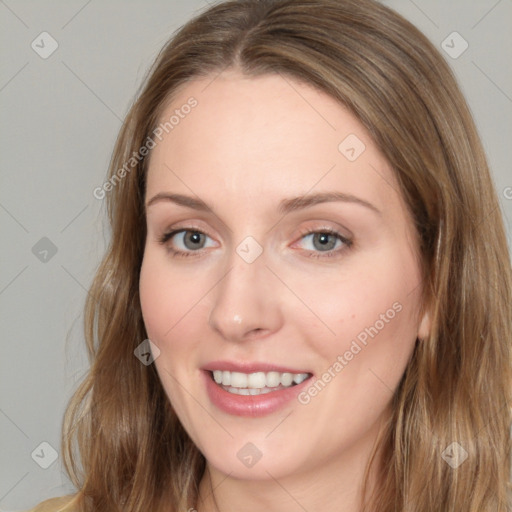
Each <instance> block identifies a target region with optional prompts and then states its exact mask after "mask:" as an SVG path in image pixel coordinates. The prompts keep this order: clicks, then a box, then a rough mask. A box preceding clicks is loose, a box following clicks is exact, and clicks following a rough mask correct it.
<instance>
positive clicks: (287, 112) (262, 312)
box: [36, 0, 512, 512]
mask: <svg viewBox="0 0 512 512" xmlns="http://www.w3.org/2000/svg"><path fill="white" fill-rule="evenodd" d="M97 193H98V194H103V195H105V196H106V199H107V201H108V207H109V210H108V211H109V218H110V222H111V226H112V240H111V245H110V247H109V250H108V252H107V254H106V256H105V258H104V260H103V262H102V265H101V266H100V268H99V270H98V273H97V276H96V278H95V281H94V283H93V286H92V289H91V292H90V294H89V300H88V303H87V339H88V346H89V351H90V355H91V361H92V365H91V370H90V373H89V375H88V377H87V378H86V380H85V381H84V383H83V384H82V385H81V387H80V388H79V390H78V391H77V393H76V395H75V396H74V398H73V400H72V401H71V403H70V406H69V409H68V412H67V414H66V418H65V425H64V436H63V453H65V455H66V465H67V469H68V471H69V473H70V475H71V477H72V479H73V481H74V483H75V485H76V486H77V489H79V492H78V493H77V494H76V495H75V496H73V497H70V498H69V499H66V498H64V499H61V500H60V501H49V502H46V503H45V504H43V505H41V506H40V508H36V510H39V511H41V510H52V511H53V510H76V511H84V512H85V511H91V512H92V511H114V510H116V511H117V510H123V511H131V512H133V511H143V510H144V511H148V510H151V511H160V510H162V511H164V510H165V511H170V510H172V511H182V510H183V511H185V510H189V511H192V510H197V511H199V512H209V511H216V510H218V511H224V510H234V509H241V510H246V511H252V510H261V509H263V508H266V509H267V510H280V511H283V510H290V511H291V510H300V509H302V510H311V511H313V510H326V511H329V510H344V511H345V512H356V511H357V512H361V511H376V510H378V511H381V512H382V511H389V512H391V511H404V512H405V511H408V512H409V511H411V512H412V511H414V512H420V511H421V512H431V511H434V510H435V511H458V512H459V511H460V512H477V511H478V512H482V511H486V512H487V511H488V512H491V511H492V512H496V511H498V512H503V511H506V510H510V505H509V501H508V494H507V493H508V482H509V478H510V439H509V428H510V424H511V417H510V405H511V390H512V379H511V369H510V362H511V353H510V340H511V334H512V317H511V311H510V303H511V299H512V297H511V295H512V292H511V284H512V275H511V269H510V260H509V255H508V249H507V242H506V237H505V233H504V227H503V221H502V218H501V216H500V209H499V203H498V200H497V197H496V194H495V191H494V189H493V186H492V182H491V177H490V174H489V170H488V166H487V163H486V159H485V155H484V152H483V149H482V145H481V143H480V141H479V138H478V136H477V132H476V129H475V126H474V123H473V121H472V118H471V115H470V113H469V111H468V108H467V106H466V103H465V101H464V99H463V97H462V95H461V93H460V91H459V89H458V87H457V85H456V83H455V80H454V77H453V75H452V73H451V72H450V70H449V68H448V66H447V64H446V63H445V62H444V60H443V59H442V57H441V56H440V55H439V54H438V52H437V50H435V48H433V46H432V45H431V44H430V43H429V42H428V40H427V39H426V38H425V37H424V36H423V35H422V34H421V33H419V32H418V30H417V29H415V28H414V27H413V26H412V25H411V24H410V23H408V22H407V21H405V20H404V19H403V18H401V17H400V16H398V15H397V14H396V13H394V12H393V11H391V10H390V9H388V8H386V7H384V6H382V5H380V4H378V3H376V2H374V1H373V0H364V1H361V0H314V1H312V0H293V1H290V0H287V1H261V0H251V1H237V2H234V1H233V2H224V3H221V4H219V5H216V6H213V7H211V8H210V9H208V10H207V11H206V12H205V13H203V14H201V15H199V16H198V17H197V18H196V19H194V20H192V21H190V22H189V23H187V24H186V25H185V26H184V27H183V28H182V29H181V30H180V31H179V33H178V34H177V35H176V36H175V37H173V38H172V40H171V41H170V42H169V43H168V44H167V45H166V46H165V48H164V49H163V50H162V52H161V53H160V55H159V57H158V58H157V60H156V62H155V64H154V66H153V68H152V70H151V72H150V75H149V78H148V79H147V82H146V84H145V87H144V88H143V90H142V92H141V94H140V96H139V98H138V100H137V101H136V102H135V104H134V106H133V107H132V109H131V110H130V112H129V114H128V116H127V119H126V122H125V124H124V125H123V128H122V130H121V133H120V135H119V138H118V141H117V144H116V148H115V151H114V155H113V159H112V163H111V169H110V175H109V180H108V181H107V182H106V184H105V186H104V187H102V188H101V189H100V190H98V191H97ZM73 443H76V446H77V447H78V452H77V451H76V449H75V450H73V446H74V444H73ZM78 459H80V461H79V460H78ZM80 463H81V465H80Z"/></svg>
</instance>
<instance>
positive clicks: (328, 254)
mask: <svg viewBox="0 0 512 512" xmlns="http://www.w3.org/2000/svg"><path fill="white" fill-rule="evenodd" d="M182 232H193V233H200V234H202V235H205V236H208V235H207V234H206V233H204V232H203V231H201V230H200V229H197V228H194V227H193V226H189V227H184V228H179V229H174V230H172V231H169V232H167V233H164V234H163V235H162V236H160V237H159V238H158V243H160V244H161V245H165V244H167V242H168V241H169V240H171V239H172V237H173V236H174V235H177V234H178V233H182ZM300 234H301V238H304V237H306V236H308V235H311V234H325V235H333V236H335V237H337V238H338V239H339V240H340V241H341V242H342V243H343V244H344V245H343V247H341V248H339V249H336V250H332V249H331V250H330V251H325V252H323V251H313V252H311V253H310V254H309V255H308V257H310V258H316V259H318V258H332V257H335V256H338V255H339V254H340V253H341V252H342V251H345V250H347V249H349V248H350V247H351V246H352V240H350V239H348V238H346V237H344V236H343V235H341V234H340V233H339V232H338V231H336V230H334V229H331V228H322V229H310V230H307V229H306V230H301V232H300ZM168 250H169V252H170V253H171V255H172V257H175V258H188V257H190V256H197V255H198V254H200V253H201V252H202V251H201V249H200V250H198V251H177V250H176V249H173V248H172V247H168Z"/></svg>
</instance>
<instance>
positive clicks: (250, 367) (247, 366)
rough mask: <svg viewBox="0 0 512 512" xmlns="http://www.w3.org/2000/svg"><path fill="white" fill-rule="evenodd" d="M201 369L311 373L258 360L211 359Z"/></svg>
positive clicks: (211, 370)
mask: <svg viewBox="0 0 512 512" xmlns="http://www.w3.org/2000/svg"><path fill="white" fill-rule="evenodd" d="M202 369H203V370H207V371H210V372H213V371H214V370H222V371H228V372H240V373H256V372H265V373H267V372H279V373H309V374H310V373H311V372H310V371H308V370H304V369H299V370H298V369H296V368H290V367H287V366H281V365H279V364H273V363H258V362H250V361H246V362H241V361H239V362H235V361H212V362H210V363H207V364H205V365H204V366H203V367H202Z"/></svg>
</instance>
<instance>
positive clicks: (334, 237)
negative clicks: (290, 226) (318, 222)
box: [302, 231, 348, 252]
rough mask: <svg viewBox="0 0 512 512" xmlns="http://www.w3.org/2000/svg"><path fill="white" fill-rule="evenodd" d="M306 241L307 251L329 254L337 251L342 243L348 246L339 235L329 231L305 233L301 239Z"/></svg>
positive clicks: (346, 241)
mask: <svg viewBox="0 0 512 512" xmlns="http://www.w3.org/2000/svg"><path fill="white" fill-rule="evenodd" d="M302 240H304V241H306V244H305V245H306V247H305V249H306V250H308V251H319V252H329V251H332V250H336V249H338V248H339V247H340V246H342V245H343V244H344V243H345V244H347V245H348V240H346V239H345V238H343V237H342V236H341V235H340V234H339V233H335V232H330V231H315V232H311V233H307V234H305V235H304V236H303V237H302Z"/></svg>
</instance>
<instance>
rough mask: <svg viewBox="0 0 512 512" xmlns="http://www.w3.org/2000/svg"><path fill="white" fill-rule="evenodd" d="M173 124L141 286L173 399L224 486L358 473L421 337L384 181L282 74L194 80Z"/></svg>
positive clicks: (413, 257) (156, 177)
mask: <svg viewBox="0 0 512 512" xmlns="http://www.w3.org/2000/svg"><path fill="white" fill-rule="evenodd" d="M191 97H193V98H194V99H195V101H194V100H189V98H191ZM195 102H197V104H196V103H195ZM185 105H194V106H193V107H191V108H188V107H184V106H185ZM173 115H174V118H173V120H172V121H171V122H170V123H169V124H168V125H167V132H168V133H166V130H165V129H164V130H160V131H159V132H158V133H159V134H160V132H162V131H163V134H164V136H161V138H162V140H161V141H160V140H159V139H158V138H156V137H154V140H155V142H156V146H155V147H154V148H153V149H152V153H151V160H150V165H149V170H148V177H147V192H146V205H147V206H146V208H147V228H148V235H147V240H146V246H145V253H144V260H143V263H142V270H141V277H140V296H141V303H142V311H143V316H144V322H145V325H146V329H147V333H148V337H149V339H150V340H151V341H152V342H153V343H154V344H155V345H156V346H157V347H158V349H159V350H160V354H159V356H158V357H157V358H156V360H155V363H154V364H156V368H157V371H158V374H159V376H160V379H161V382H162V385H163V387H164V389H165V392H166V394H167V396H168V397H169V400H170V401H171V403H172V406H173V407H174V409H175V411H176V413H177V415H178V417H179V419H180V420H181V422H182V424H183V426H184V427H185V429H186V430H187V432H188V434H189V435H190V437H191V438H192V439H193V441H194V442H195V443H196V445H197V446H198V448H199V449H200V450H201V452H202V453H203V454H204V455H205V457H206V459H207V461H208V462H209V464H210V467H211V468H213V469H215V470H216V471H218V472H221V473H224V474H231V476H232V477H236V478H242V479H266V478H269V474H271V475H272V476H273V477H274V478H277V479H279V478H280V477H281V478H283V477H285V476H287V475H292V474H298V473H300V472H304V471H306V470H318V468H320V467H324V468H325V467H331V468H332V467H334V466H333V465H336V464H346V463H347V461H353V463H354V464H357V465H360V464H361V461H362V460H364V461H365V457H366V455H367V454H368V453H369V452H370V449H371V445H372V442H373V441H374V439H375V436H376V433H377V430H378V426H379V424H380V422H381V421H382V420H383V419H385V418H386V417H387V416H388V414H389V410H390V409H389V407H390V401H391V399H392V395H393V392H394V390H395V389H396V388H397V385H398V383H399V381H400V378H401V377H402V375H403V372H404V370H405V368H406V365H407V363H408V360H409V358H410V356H411V354H412V350H413V347H414V343H415V340H416V337H417V336H419V337H423V336H425V335H426V333H427V331H428V318H427V317H424V318H420V317H419V308H420V295H421V291H422V286H421V284H422V283H421V277H420V268H419V264H418V257H417V244H416V239H415V234H414V228H413V224H412V220H411V219H410V216H409V215H408V213H407V212H406V209H405V206H404V203H403V200H402V199H401V196H400V194H399V193H398V190H399V188H398V185H397V183H396V181H395V178H394V175H393V172H392V170H391V169H390V167H389V165H388V164H387V163H386V161H385V160H384V158H383V157H382V156H381V154H380V153H379V152H378V150H377V148H376V147H375V145H374V143H373V142H372V140H371V139H370V137H369V134H368V132H367V131H366V130H365V129H364V128H363V126H362V125H361V124H360V123H359V122H358V121H357V120H356V119H355V118H354V117H353V116H352V115H351V114H349V113H348V112H347V111H346V110H345V109H344V108H343V107H342V106H341V105H340V104H338V103H337V102H336V101H335V100H334V99H332V98H331V97H329V96H327V95H325V94H324V93H322V92H319V91H317V90H316V89H314V88H311V87H310V86H307V85H303V84H300V83H298V82H297V81H295V80H293V79H291V78H285V77H282V76H280V75H267V76H264V77H259V78H245V77H243V76H242V75H240V74H238V73H236V72H234V71H228V72H224V73H223V74H221V75H220V76H217V77H215V76H213V75H212V76H209V77H207V78H204V79H200V80H195V81H191V82H189V83H187V85H186V86H185V87H184V88H183V89H181V91H180V93H179V95H178V96H176V97H175V98H174V100H173V102H172V104H171V105H170V106H169V108H167V109H166V111H165V113H164V115H163V117H162V122H163V123H165V122H166V121H169V119H170V118H171V116H173ZM177 119H179V120H178V121H177ZM171 128H172V129H171ZM171 232H174V235H169V233H171ZM162 240H163V242H162ZM141 341H142V340H141ZM155 352H156V351H155ZM290 374H291V375H290ZM214 378H216V379H217V380H218V381H219V383H216V382H215V381H214ZM304 379H305V380H304ZM296 382H298V384H296ZM290 384H292V385H290Z"/></svg>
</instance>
